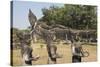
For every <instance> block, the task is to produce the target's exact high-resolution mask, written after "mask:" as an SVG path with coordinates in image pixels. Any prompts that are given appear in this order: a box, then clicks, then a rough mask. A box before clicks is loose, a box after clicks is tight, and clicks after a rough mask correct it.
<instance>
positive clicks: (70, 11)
mask: <svg viewBox="0 0 100 67" xmlns="http://www.w3.org/2000/svg"><path fill="white" fill-rule="evenodd" d="M96 8H97V7H96V6H89V5H70V4H69V5H66V4H65V5H64V6H63V7H56V6H51V7H50V8H49V9H46V8H44V9H42V11H43V15H44V16H43V17H42V20H43V21H45V22H46V23H47V24H48V25H54V24H61V25H64V26H66V27H71V28H74V29H87V28H88V29H97V14H96Z"/></svg>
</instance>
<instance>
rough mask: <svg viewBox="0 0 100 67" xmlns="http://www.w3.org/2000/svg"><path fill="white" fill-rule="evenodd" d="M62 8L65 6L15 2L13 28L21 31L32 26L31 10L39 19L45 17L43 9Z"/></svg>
mask: <svg viewBox="0 0 100 67" xmlns="http://www.w3.org/2000/svg"><path fill="white" fill-rule="evenodd" d="M52 5H54V6H59V7H62V6H63V4H59V3H44V2H33V1H13V5H12V6H13V27H15V28H19V29H26V28H27V27H29V26H30V24H29V20H28V12H29V9H31V10H32V12H33V13H34V14H35V15H36V17H37V19H39V18H41V17H42V16H43V14H42V10H41V9H43V8H49V7H50V6H52Z"/></svg>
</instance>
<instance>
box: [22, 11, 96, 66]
mask: <svg viewBox="0 0 100 67" xmlns="http://www.w3.org/2000/svg"><path fill="white" fill-rule="evenodd" d="M28 18H29V22H30V25H31V26H30V27H31V31H30V33H28V35H29V36H27V34H24V36H27V37H26V39H27V38H29V41H28V42H26V41H22V42H21V44H23V45H22V48H21V52H22V57H24V59H27V56H28V55H31V54H32V48H30V47H28V46H27V44H29V42H31V41H32V40H34V35H35V34H36V35H38V36H40V37H41V38H42V39H43V40H44V41H45V43H46V48H47V52H48V62H47V63H48V64H49V63H50V62H49V61H52V62H53V63H54V64H56V63H57V58H61V57H63V56H62V55H60V54H58V53H57V47H56V45H54V44H53V43H54V41H56V39H58V38H60V39H63V40H65V41H66V42H68V41H70V44H71V47H72V50H73V48H76V47H78V48H77V49H74V51H73V52H72V53H73V57H72V58H73V62H79V61H80V62H81V57H83V56H88V55H89V53H88V52H84V50H82V44H83V43H81V42H80V41H83V40H85V39H88V40H90V39H96V37H95V35H94V34H93V32H95V31H92V32H91V33H90V32H89V31H79V30H72V29H71V28H67V27H64V26H62V25H59V24H56V25H54V26H53V25H52V26H48V25H46V24H45V23H43V22H41V21H39V20H37V18H36V16H35V15H34V14H33V13H32V11H31V10H30V9H29V14H28ZM59 31H60V32H59ZM62 31H63V32H62ZM58 32H59V33H58ZM82 32H83V33H84V34H82ZM87 34H89V35H88V36H87ZM63 36H64V37H63ZM82 38H83V39H82ZM23 39H25V38H23ZM25 44H26V45H25ZM33 44H34V41H33ZM77 44H78V46H77ZM75 50H77V52H76V53H81V55H79V57H80V58H79V57H77V56H76V55H78V54H76V53H74V52H75ZM27 54H28V55H27ZM30 57H32V55H31V56H30ZM38 58H39V56H37V57H32V58H31V60H37V59H38ZM77 58H78V60H77ZM25 63H26V64H28V63H29V64H32V63H31V61H30V62H25Z"/></svg>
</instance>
